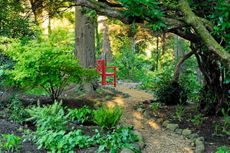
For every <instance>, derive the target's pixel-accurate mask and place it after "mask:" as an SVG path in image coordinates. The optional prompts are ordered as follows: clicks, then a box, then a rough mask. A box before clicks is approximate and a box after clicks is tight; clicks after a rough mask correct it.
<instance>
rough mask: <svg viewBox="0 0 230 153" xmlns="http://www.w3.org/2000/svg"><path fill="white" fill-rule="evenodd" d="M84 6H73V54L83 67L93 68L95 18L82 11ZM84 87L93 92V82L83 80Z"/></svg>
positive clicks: (94, 60)
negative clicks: (74, 23)
mask: <svg viewBox="0 0 230 153" xmlns="http://www.w3.org/2000/svg"><path fill="white" fill-rule="evenodd" d="M83 11H84V8H82V7H78V6H77V7H75V18H76V25H75V55H76V56H77V57H78V59H79V64H80V65H81V66H82V67H84V68H95V64H96V57H95V32H96V28H95V27H96V26H95V23H96V20H95V18H94V17H88V16H86V15H84V13H83ZM83 84H84V85H83V86H84V89H85V90H86V91H87V92H89V93H93V85H94V83H93V82H84V83H83Z"/></svg>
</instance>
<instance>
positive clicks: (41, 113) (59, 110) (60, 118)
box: [26, 102, 67, 130]
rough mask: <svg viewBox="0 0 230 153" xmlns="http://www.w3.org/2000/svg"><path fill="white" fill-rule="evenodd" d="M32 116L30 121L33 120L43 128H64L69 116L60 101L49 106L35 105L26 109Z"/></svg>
mask: <svg viewBox="0 0 230 153" xmlns="http://www.w3.org/2000/svg"><path fill="white" fill-rule="evenodd" d="M26 111H27V112H28V113H29V115H30V116H31V117H30V118H29V119H27V120H28V121H30V120H32V121H34V123H35V124H36V126H37V127H38V128H39V129H41V130H64V129H65V126H66V123H67V117H66V116H65V113H64V109H63V107H62V106H61V103H60V102H54V104H53V105H49V106H44V107H41V106H33V107H32V108H29V109H26Z"/></svg>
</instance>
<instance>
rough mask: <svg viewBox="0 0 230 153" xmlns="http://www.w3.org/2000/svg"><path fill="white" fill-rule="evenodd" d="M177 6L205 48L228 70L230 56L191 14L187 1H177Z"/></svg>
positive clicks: (193, 14) (197, 18)
mask: <svg viewBox="0 0 230 153" xmlns="http://www.w3.org/2000/svg"><path fill="white" fill-rule="evenodd" d="M179 4H180V5H179V8H180V10H181V11H182V13H183V14H184V21H185V22H186V23H187V24H188V25H190V26H191V27H192V28H193V29H194V30H195V32H196V33H197V35H198V36H199V37H200V38H201V40H202V41H203V42H204V43H205V45H206V46H207V48H208V49H209V50H210V51H212V52H213V53H214V54H216V55H217V56H219V57H220V59H222V60H223V61H224V63H225V64H226V66H227V67H228V69H230V54H229V53H228V52H227V51H226V50H225V49H224V48H223V47H222V46H220V45H219V43H218V42H217V41H216V40H215V39H214V38H213V37H212V35H211V34H210V33H209V31H208V30H207V29H206V27H205V26H204V24H203V22H202V21H201V19H200V18H199V17H198V16H196V15H195V13H193V11H192V9H191V8H190V6H189V4H188V1H187V0H179Z"/></svg>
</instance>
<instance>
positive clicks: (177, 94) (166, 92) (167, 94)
mask: <svg viewBox="0 0 230 153" xmlns="http://www.w3.org/2000/svg"><path fill="white" fill-rule="evenodd" d="M156 96H157V98H158V100H159V101H160V102H163V103H165V104H167V105H175V104H185V103H186V101H187V92H186V89H185V88H183V87H182V86H181V85H180V84H179V83H177V82H166V83H165V84H164V85H162V86H161V87H160V88H159V89H158V90H157V91H156Z"/></svg>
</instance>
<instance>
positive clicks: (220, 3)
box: [209, 0, 230, 53]
mask: <svg viewBox="0 0 230 153" xmlns="http://www.w3.org/2000/svg"><path fill="white" fill-rule="evenodd" d="M215 4H216V5H215V6H214V10H213V11H212V12H211V14H210V15H209V19H211V21H212V22H213V23H214V24H215V26H214V27H213V29H214V31H213V34H214V35H215V36H216V37H217V38H218V39H220V40H221V41H224V42H226V44H224V45H223V46H224V47H225V48H226V50H227V51H228V52H229V53H230V33H229V32H228V31H229V30H230V21H229V18H230V13H229V9H230V4H229V2H228V1H227V0H217V1H216V3H215Z"/></svg>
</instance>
